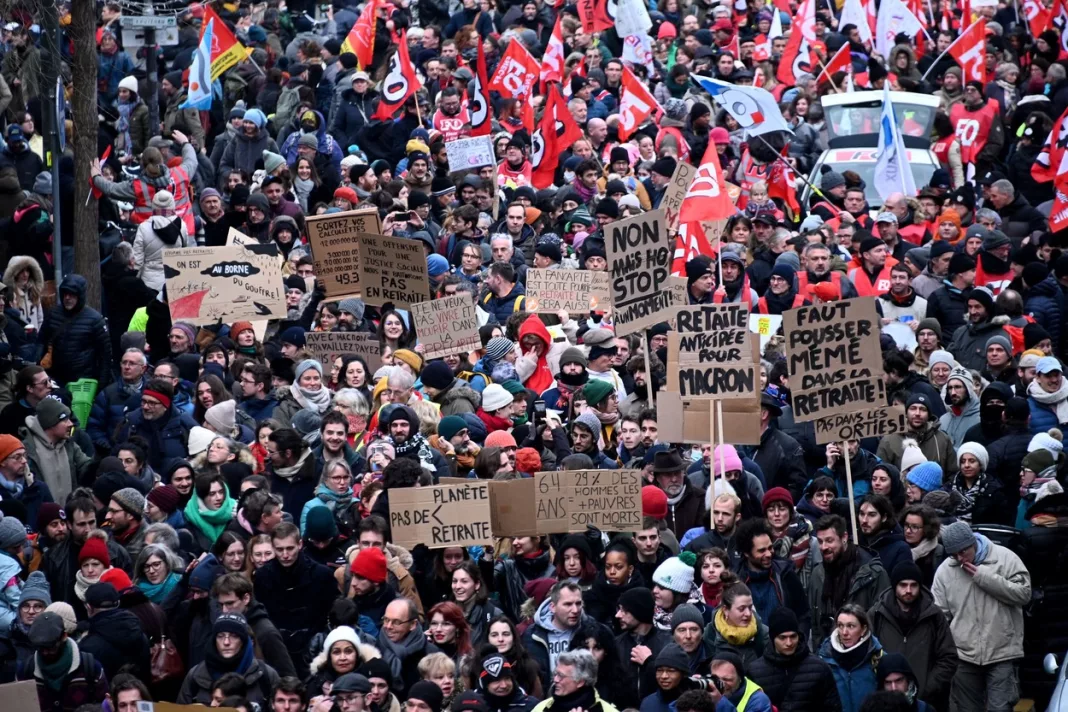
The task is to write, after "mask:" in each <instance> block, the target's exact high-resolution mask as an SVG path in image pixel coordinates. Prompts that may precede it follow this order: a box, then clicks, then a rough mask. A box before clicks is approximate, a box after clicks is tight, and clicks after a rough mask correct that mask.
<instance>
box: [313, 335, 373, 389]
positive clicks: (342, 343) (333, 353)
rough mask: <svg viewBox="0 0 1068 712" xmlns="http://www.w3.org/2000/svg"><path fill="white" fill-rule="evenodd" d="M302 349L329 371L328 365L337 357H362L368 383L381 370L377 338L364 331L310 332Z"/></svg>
mask: <svg viewBox="0 0 1068 712" xmlns="http://www.w3.org/2000/svg"><path fill="white" fill-rule="evenodd" d="M304 338H305V341H306V342H307V343H306V345H305V347H304V349H305V351H307V352H308V355H309V356H311V357H312V358H313V359H315V360H316V361H318V362H319V363H321V364H323V368H325V369H327V372H329V370H330V364H331V363H333V361H334V359H336V358H338V357H339V356H342V357H344V356H347V355H349V354H352V355H354V356H362V357H363V360H364V361H366V362H367V368H368V370H369V371H370V373H368V374H367V380H368V382H370V380H371V376H372V375H373V374H374V372H375V371H377V370H378V369H380V368H382V346H381V344H380V343H379V341H378V337H377V336H375V335H374V334H370V333H368V332H366V331H311V332H308V334H306V335H305V337H304Z"/></svg>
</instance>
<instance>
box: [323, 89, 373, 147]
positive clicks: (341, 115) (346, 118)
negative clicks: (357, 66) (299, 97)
mask: <svg viewBox="0 0 1068 712" xmlns="http://www.w3.org/2000/svg"><path fill="white" fill-rule="evenodd" d="M349 84H350V86H347V87H342V86H341V85H339V89H341V95H340V98H339V99H338V100H337V105H336V107H335V109H334V111H332V112H331V123H330V130H329V131H327V133H329V134H330V135H331V136H333V137H334V138H336V139H337V140H338V141H339V142H340V143H341V146H342V148H344V149H347V148H348V147H349V146H351V145H353V144H359V141H358V140H357V136H358V134H359V132H360V129H362V128H363V127H364V125H366V124H367V122H368V121H369V120H370V118H371V115H372V114H374V111H375V104H376V102H377V101H378V96H379V95H378V92H377V91H375V90H374V88H373V87H372V85H371V76H370V75H369V74H368V73H367V72H364V71H357V72H353V73H352V76H351V77H350V79H349Z"/></svg>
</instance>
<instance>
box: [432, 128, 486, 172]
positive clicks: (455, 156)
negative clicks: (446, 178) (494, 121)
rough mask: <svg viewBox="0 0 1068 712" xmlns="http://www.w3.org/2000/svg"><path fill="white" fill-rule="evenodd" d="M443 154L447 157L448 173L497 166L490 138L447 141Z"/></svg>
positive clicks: (480, 137)
mask: <svg viewBox="0 0 1068 712" xmlns="http://www.w3.org/2000/svg"><path fill="white" fill-rule="evenodd" d="M445 152H446V153H447V154H448V157H449V172H450V173H455V172H457V171H471V170H475V169H477V168H481V167H482V166H495V165H497V155H496V152H495V151H494V150H493V137H492V136H475V137H474V138H460V139H456V140H455V141H449V142H448V143H447V144H445Z"/></svg>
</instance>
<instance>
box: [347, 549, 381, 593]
mask: <svg viewBox="0 0 1068 712" xmlns="http://www.w3.org/2000/svg"><path fill="white" fill-rule="evenodd" d="M350 571H352V575H353V576H359V577H360V578H362V579H367V580H368V581H370V582H371V583H376V584H383V583H385V582H386V555H385V554H384V553H383V552H382V550H381V549H379V548H377V547H374V546H372V547H368V548H366V549H360V553H358V554H356V558H355V559H353V560H352V566H351V567H350Z"/></svg>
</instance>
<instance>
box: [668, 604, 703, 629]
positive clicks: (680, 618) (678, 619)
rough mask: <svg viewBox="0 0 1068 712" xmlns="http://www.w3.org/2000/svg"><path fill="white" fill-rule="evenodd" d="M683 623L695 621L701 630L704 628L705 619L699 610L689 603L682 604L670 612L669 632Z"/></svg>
mask: <svg viewBox="0 0 1068 712" xmlns="http://www.w3.org/2000/svg"><path fill="white" fill-rule="evenodd" d="M683 623H696V624H697V627H699V628H700V629H701V630H704V629H705V619H704V616H702V615H701V611H699V610H697V607H696V606H694V605H691V604H689V603H684V604H682V605H681V606H679V607H678V608H676V609H675V612H674V613H672V614H671V632H673V633H674V632H675V629H676V628H678V627H679V626H680V625H682V624H683Z"/></svg>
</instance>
